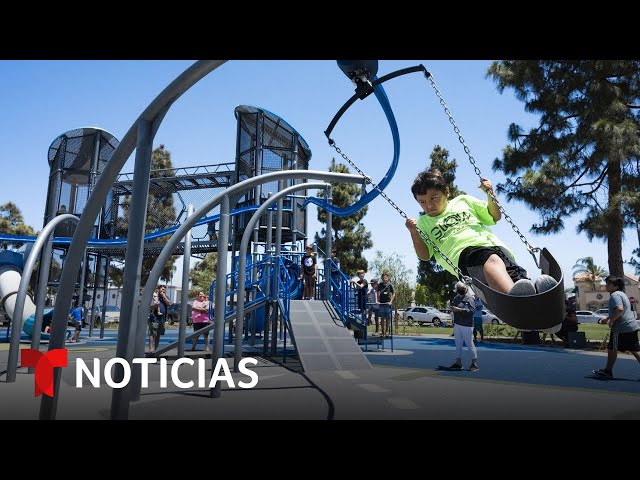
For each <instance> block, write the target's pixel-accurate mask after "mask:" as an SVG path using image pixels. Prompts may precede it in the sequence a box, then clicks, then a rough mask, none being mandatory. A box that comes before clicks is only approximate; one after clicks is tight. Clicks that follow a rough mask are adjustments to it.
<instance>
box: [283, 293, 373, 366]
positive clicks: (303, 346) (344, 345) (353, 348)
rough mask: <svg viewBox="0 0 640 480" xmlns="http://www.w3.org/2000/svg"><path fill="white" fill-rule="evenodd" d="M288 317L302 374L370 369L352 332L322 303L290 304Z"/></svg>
mask: <svg viewBox="0 0 640 480" xmlns="http://www.w3.org/2000/svg"><path fill="white" fill-rule="evenodd" d="M290 317H291V328H292V329H293V338H294V341H295V344H296V350H297V351H298V355H299V357H300V362H301V363H302V367H303V368H304V371H305V372H314V371H316V372H317V371H336V370H366V369H370V368H371V364H370V363H369V360H367V357H366V356H365V354H364V353H363V351H362V349H361V348H360V347H359V346H358V345H357V343H356V341H355V340H354V338H353V335H352V334H351V331H350V330H348V329H347V328H346V327H345V326H344V324H343V323H342V322H341V321H340V319H339V318H338V316H337V315H336V314H335V313H334V312H333V311H332V310H330V307H328V306H327V305H326V303H325V302H323V301H319V300H292V301H291V310H290Z"/></svg>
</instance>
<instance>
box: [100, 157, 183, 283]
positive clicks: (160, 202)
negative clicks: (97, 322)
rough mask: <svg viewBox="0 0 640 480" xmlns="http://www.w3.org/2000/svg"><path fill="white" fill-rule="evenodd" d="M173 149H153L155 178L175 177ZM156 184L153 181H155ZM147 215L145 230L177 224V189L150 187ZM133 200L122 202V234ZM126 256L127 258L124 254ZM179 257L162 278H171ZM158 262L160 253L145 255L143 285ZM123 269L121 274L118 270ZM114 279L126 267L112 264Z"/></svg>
mask: <svg viewBox="0 0 640 480" xmlns="http://www.w3.org/2000/svg"><path fill="white" fill-rule="evenodd" d="M172 168H173V164H172V162H171V152H169V150H165V148H164V145H160V146H159V147H157V148H155V149H154V150H153V152H152V153H151V175H150V176H151V178H162V177H174V176H175V173H174V171H173V170H172ZM152 185H153V184H152ZM147 202H148V203H147V218H146V222H145V234H148V233H151V232H155V231H157V230H162V229H165V228H168V227H170V226H172V225H175V222H176V209H175V207H174V205H173V190H171V189H163V188H150V189H149V197H148V201H147ZM130 208H131V201H130V199H129V198H127V199H125V200H124V202H122V210H123V213H124V214H123V216H122V217H120V218H118V226H119V234H120V235H122V236H124V237H126V235H127V233H126V232H127V231H128V230H129V209H130ZM168 239H169V236H165V237H160V238H157V239H155V240H153V242H154V243H166V242H167V240H168ZM123 259H124V258H123ZM175 261H176V257H175V256H172V257H170V259H169V261H168V262H167V263H166V264H165V266H164V267H163V269H162V273H161V274H160V278H161V279H162V280H164V281H168V280H169V279H170V278H171V275H172V273H173V264H174V263H175ZM155 263H156V256H145V257H144V258H143V259H142V273H141V285H145V284H146V282H147V279H148V278H149V273H150V272H151V269H152V268H153V266H154V265H155ZM118 270H120V274H118ZM109 271H110V276H111V278H112V279H114V278H116V279H117V277H118V275H120V276H122V268H119V267H116V266H112V267H111V268H110V270H109Z"/></svg>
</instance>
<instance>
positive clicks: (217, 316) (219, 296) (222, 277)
mask: <svg viewBox="0 0 640 480" xmlns="http://www.w3.org/2000/svg"><path fill="white" fill-rule="evenodd" d="M236 198H237V197H236ZM230 203H231V202H230V201H229V195H225V196H224V197H222V204H221V205H220V229H219V231H218V271H217V272H216V292H215V297H216V306H215V313H214V319H213V323H214V327H213V353H212V355H211V371H212V372H213V371H215V368H216V365H217V363H218V360H219V359H220V358H222V348H223V342H224V321H225V317H226V314H227V301H226V297H227V255H228V253H229V223H230V222H229V211H230ZM234 203H235V202H234ZM221 245H224V249H223V250H221V248H222V247H221ZM221 253H222V255H221ZM154 268H155V267H154ZM236 322H238V319H237V318H236ZM221 391H222V386H221V382H216V384H215V385H214V387H213V388H211V389H210V391H209V394H210V396H211V398H218V397H220V393H221Z"/></svg>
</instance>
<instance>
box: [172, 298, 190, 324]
mask: <svg viewBox="0 0 640 480" xmlns="http://www.w3.org/2000/svg"><path fill="white" fill-rule="evenodd" d="M181 309H182V303H172V304H171V305H169V306H168V307H167V322H169V325H173V324H174V323H178V322H180V310H181ZM187 325H191V304H190V303H187Z"/></svg>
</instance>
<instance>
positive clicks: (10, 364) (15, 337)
mask: <svg viewBox="0 0 640 480" xmlns="http://www.w3.org/2000/svg"><path fill="white" fill-rule="evenodd" d="M65 221H74V222H78V217H76V216H75V215H71V214H69V213H64V214H62V215H58V216H57V217H54V218H53V219H52V220H51V221H50V222H49V223H47V226H46V227H44V228H43V229H42V232H40V235H38V238H37V239H36V242H35V243H34V244H33V248H32V249H31V253H30V254H29V256H28V257H27V261H26V262H25V265H24V268H23V269H22V275H21V276H20V285H19V286H18V293H17V295H16V304H15V307H14V309H13V318H12V319H11V341H10V344H9V358H8V360H7V380H6V381H7V383H13V382H15V381H16V370H17V368H18V353H19V352H20V331H21V330H22V316H23V315H24V303H25V299H26V297H27V290H28V288H29V281H30V280H31V274H32V273H33V267H34V266H35V264H36V260H37V259H38V255H40V251H41V250H42V247H43V246H44V245H45V243H46V242H48V241H49V237H51V236H52V235H53V231H54V230H55V228H56V226H57V225H59V224H60V223H62V222H65ZM76 274H77V271H76ZM74 283H75V281H74ZM62 310H64V308H63V309H62ZM67 312H68V310H67V311H65V312H63V313H64V314H63V315H62V317H63V319H62V321H64V325H63V326H62V328H63V330H65V329H66V326H67ZM54 320H55V317H54ZM52 325H53V321H52ZM62 341H63V345H64V336H63V338H62ZM49 350H51V348H49ZM53 371H54V375H55V372H56V371H57V373H58V375H60V369H59V368H54V370H53ZM44 396H45V397H46V395H44Z"/></svg>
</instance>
